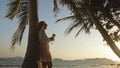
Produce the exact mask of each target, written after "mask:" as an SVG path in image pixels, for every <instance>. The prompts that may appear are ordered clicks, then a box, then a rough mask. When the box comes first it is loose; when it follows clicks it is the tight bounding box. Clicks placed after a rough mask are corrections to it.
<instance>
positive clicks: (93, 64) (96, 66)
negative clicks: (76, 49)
mask: <svg viewBox="0 0 120 68" xmlns="http://www.w3.org/2000/svg"><path fill="white" fill-rule="evenodd" d="M22 61H23V60H22V59H20V58H18V57H17V58H12V60H11V58H10V59H3V58H2V59H0V68H20V66H18V67H15V66H16V65H21V64H22ZM2 65H4V66H2ZM7 65H13V67H8V66H7ZM53 68H120V64H119V62H116V61H112V60H110V59H105V58H94V59H85V60H62V59H54V60H53Z"/></svg>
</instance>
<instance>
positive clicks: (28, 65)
mask: <svg viewBox="0 0 120 68" xmlns="http://www.w3.org/2000/svg"><path fill="white" fill-rule="evenodd" d="M37 3H38V2H37V0H29V36H28V46H27V51H26V54H25V58H24V61H23V64H22V68H38V67H39V63H38V61H39V45H38V32H37V23H38V5H37Z"/></svg>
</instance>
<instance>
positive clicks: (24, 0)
mask: <svg viewBox="0 0 120 68" xmlns="http://www.w3.org/2000/svg"><path fill="white" fill-rule="evenodd" d="M37 3H38V2H37V0H12V1H11V2H10V3H9V4H8V6H9V11H8V14H7V15H6V17H7V18H9V19H11V20H13V19H14V18H15V17H18V19H19V26H18V28H17V30H16V32H15V33H14V34H13V37H12V44H11V49H14V48H15V44H16V43H21V40H22V36H23V33H24V30H25V28H26V25H27V24H29V36H28V46H27V51H26V54H25V58H24V62H23V64H22V68H40V67H39V63H38V62H39V49H40V47H39V45H38V31H37V23H38V5H37Z"/></svg>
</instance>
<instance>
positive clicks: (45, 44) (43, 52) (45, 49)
mask: <svg viewBox="0 0 120 68" xmlns="http://www.w3.org/2000/svg"><path fill="white" fill-rule="evenodd" d="M46 29H47V24H46V23H45V22H44V21H40V22H39V24H38V30H39V44H40V61H41V62H42V68H46V67H47V66H48V68H52V57H51V54H50V51H49V42H50V41H53V40H54V38H55V34H53V35H52V36H51V37H50V38H48V37H47V35H46V33H45V30H46Z"/></svg>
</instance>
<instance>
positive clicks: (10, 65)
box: [0, 65, 21, 67]
mask: <svg viewBox="0 0 120 68" xmlns="http://www.w3.org/2000/svg"><path fill="white" fill-rule="evenodd" d="M0 67H21V65H0Z"/></svg>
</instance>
